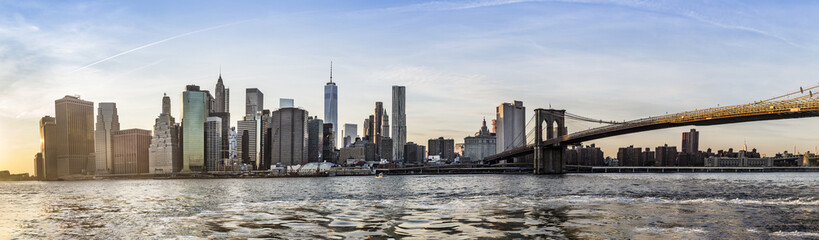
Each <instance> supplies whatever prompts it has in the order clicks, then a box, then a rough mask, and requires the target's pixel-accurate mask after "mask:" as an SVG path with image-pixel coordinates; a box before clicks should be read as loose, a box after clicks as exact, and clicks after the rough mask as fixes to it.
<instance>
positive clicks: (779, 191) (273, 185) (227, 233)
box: [0, 173, 819, 239]
mask: <svg viewBox="0 0 819 240" xmlns="http://www.w3.org/2000/svg"><path fill="white" fill-rule="evenodd" d="M818 194H819V174H816V173H750V174H723V175H720V174H597V175H566V176H521V175H453V176H388V177H385V178H381V179H376V178H373V177H331V178H290V179H202V180H194V179H186V180H128V181H85V182H7V183H0V212H3V214H2V215H0V238H2V239H5V238H35V239H36V238H41V239H77V238H81V239H123V238H124V239H133V238H176V237H193V238H200V237H211V238H216V239H220V238H240V239H241V238H279V239H292V238H330V239H362V238H375V239H381V238H396V237H399V238H400V237H422V238H447V239H453V238H454V239H458V238H460V239H472V238H476V237H485V238H528V237H542V238H557V239H561V238H562V239H611V238H630V239H658V238H663V239H679V238H684V239H713V238H731V239H749V238H763V239H769V238H774V239H792V238H819V195H818Z"/></svg>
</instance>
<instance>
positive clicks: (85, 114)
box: [54, 96, 96, 177]
mask: <svg viewBox="0 0 819 240" xmlns="http://www.w3.org/2000/svg"><path fill="white" fill-rule="evenodd" d="M54 105H55V110H56V117H57V118H56V121H57V149H58V150H57V172H58V177H64V176H68V175H77V174H85V175H92V174H94V171H95V170H96V159H95V157H94V103H93V102H89V101H84V100H82V99H80V97H79V96H65V97H64V98H62V99H58V100H56V101H54Z"/></svg>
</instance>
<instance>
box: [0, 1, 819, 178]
mask: <svg viewBox="0 0 819 240" xmlns="http://www.w3.org/2000/svg"><path fill="white" fill-rule="evenodd" d="M816 12H819V3H816V2H808V1H775V2H774V1H636V0H635V1H594V0H588V1H514V0H509V1H432V2H428V1H389V2H388V1H297V2H295V1H294V2H284V1H281V2H279V1H275V2H274V1H131V2H108V1H104V2H96V1H54V2H46V1H3V0H0V84H2V86H3V87H2V88H0V132H2V133H4V135H5V136H7V137H4V138H2V139H0V169H9V170H12V171H13V172H31V169H32V165H33V164H32V160H31V159H32V158H33V156H34V154H35V153H36V152H37V151H38V148H39V141H38V138H39V132H38V126H37V120H38V119H39V118H40V117H42V116H44V115H53V114H54V102H53V101H54V100H55V99H58V98H61V97H62V96H64V95H67V94H79V95H81V96H82V98H84V99H86V100H90V101H94V102H95V103H98V102H116V103H117V105H118V108H119V115H120V122H121V124H122V127H123V128H143V129H151V126H152V124H153V121H154V119H155V117H156V116H157V115H158V114H159V112H160V101H161V97H162V94H163V93H168V95H169V96H171V98H172V101H173V109H172V112H173V115H174V116H175V117H177V118H178V117H179V114H178V110H179V107H178V106H179V105H178V98H179V94H180V92H181V91H182V89H183V88H184V86H185V85H186V84H197V85H200V86H202V87H204V88H205V89H213V88H214V86H215V83H216V78H217V76H218V74H219V69H220V67H221V71H222V76H223V78H224V80H225V84H226V85H227V87H229V88H230V89H231V109H232V110H233V111H232V115H233V118H234V119H238V118H239V116H241V114H243V109H244V108H243V106H242V105H243V103H244V89H245V88H249V87H256V88H259V89H260V90H261V91H263V92H264V94H265V97H266V102H267V108H274V107H275V104H276V103H278V98H294V99H295V101H296V105H297V106H301V107H303V108H305V109H307V110H308V111H309V112H310V115H318V116H319V117H323V116H322V111H323V109H322V108H323V107H322V89H323V88H322V87H323V85H324V83H325V82H326V81H327V79H328V68H329V66H328V65H329V62H330V61H333V62H334V79H335V80H336V81H337V82H338V84H339V121H340V122H342V123H355V124H359V125H360V124H361V123H362V122H363V119H364V118H365V117H367V116H368V115H370V114H372V111H373V108H374V102H375V101H383V102H384V103H385V106H390V104H389V102H390V101H391V97H390V86H391V85H406V86H407V95H408V97H407V101H408V102H407V115H408V116H407V121H408V130H409V140H410V141H415V142H421V143H423V144H425V143H426V140H427V139H429V138H432V137H438V136H444V137H448V138H454V139H456V142H461V141H463V137H465V136H467V135H470V134H473V133H474V132H475V131H477V130H478V129H479V127H480V121H481V119H482V118H483V117H487V119H492V118H494V114H495V113H494V108H495V106H497V105H498V104H500V103H502V102H509V101H512V100H522V101H523V102H524V105H525V106H527V109H528V110H532V109H534V108H538V107H544V108H545V107H548V106H549V105H550V104H551V106H552V107H555V108H562V109H566V110H567V111H569V112H572V113H575V114H579V115H583V116H588V117H594V118H602V119H610V120H628V119H635V118H641V117H647V116H654V115H660V114H664V113H666V112H669V113H671V112H679V111H685V110H692V109H697V108H706V107H712V106H716V105H717V104H720V105H728V104H741V103H746V102H750V101H754V100H759V99H763V98H766V97H770V96H776V95H779V94H781V93H785V92H789V91H792V90H794V89H798V88H799V87H800V86H805V87H807V86H813V85H816V84H819V77H818V76H819V68H817V64H818V63H819V61H818V60H817V48H819V45H817V42H819V41H817V40H819V36H817V31H816V30H818V29H819V19H817V18H819V17H817V15H816V14H815V13H816ZM817 121H819V120H817V119H799V120H784V121H770V122H758V123H743V124H735V125H724V126H712V127H699V128H698V129H699V130H700V131H701V145H700V146H703V147H705V146H708V147H713V148H715V149H723V148H724V149H727V148H729V147H733V148H735V149H737V148H740V147H741V145H742V142H743V141H744V140H747V142H748V145H749V146H750V147H756V148H758V149H760V150H761V151H762V152H763V153H768V154H773V153H776V152H781V151H783V150H791V149H792V148H793V146H794V145H795V146H796V147H797V148H798V150H799V151H805V150H812V149H813V148H814V146H815V145H818V144H819V143H817V140H819V137H816V134H815V133H816V132H817V131H819V124H817V123H819V122H817ZM234 124H235V123H234ZM588 127H594V125H593V124H585V123H570V125H569V128H570V129H569V130H570V131H572V130H579V129H585V128H588ZM359 129H360V128H359ZM685 130H687V128H675V129H667V130H658V131H653V132H649V133H640V134H631V135H626V136H620V137H613V138H608V139H602V140H599V141H595V143H597V145H599V146H602V147H603V150H604V151H605V153H606V155H616V148H617V147H620V146H624V145H631V144H634V145H635V146H640V147H652V148H653V147H655V146H657V145H662V144H664V143H668V144H669V145H674V146H678V145H679V141H680V133H681V132H682V131H685ZM589 143H591V142H589Z"/></svg>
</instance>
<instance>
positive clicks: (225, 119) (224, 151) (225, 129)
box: [208, 112, 230, 158]
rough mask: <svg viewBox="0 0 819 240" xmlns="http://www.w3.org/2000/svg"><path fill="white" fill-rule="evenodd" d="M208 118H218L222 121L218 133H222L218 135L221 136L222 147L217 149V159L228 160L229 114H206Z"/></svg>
mask: <svg viewBox="0 0 819 240" xmlns="http://www.w3.org/2000/svg"><path fill="white" fill-rule="evenodd" d="M208 117H218V118H219V119H221V120H222V121H221V122H222V126H220V127H219V128H220V131H222V132H221V133H220V134H219V135H220V136H222V140H221V141H220V142H221V143H222V147H221V148H220V149H219V154H220V157H219V158H228V153H229V151H230V149H229V148H230V146H229V145H228V134H229V132H230V113H228V112H212V113H210V114H208Z"/></svg>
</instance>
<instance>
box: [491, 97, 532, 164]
mask: <svg viewBox="0 0 819 240" xmlns="http://www.w3.org/2000/svg"><path fill="white" fill-rule="evenodd" d="M496 121H497V122H496V124H497V125H496V126H495V127H496V136H497V138H496V141H495V142H496V150H495V152H498V153H501V152H504V151H506V150H509V149H513V148H516V147H522V146H524V145H526V134H525V131H526V108H525V107H523V102H521V101H514V102H513V103H503V104H501V105H500V106H498V107H497V109H496Z"/></svg>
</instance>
